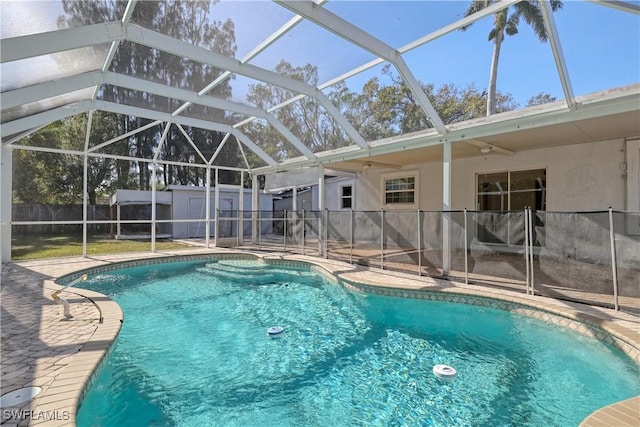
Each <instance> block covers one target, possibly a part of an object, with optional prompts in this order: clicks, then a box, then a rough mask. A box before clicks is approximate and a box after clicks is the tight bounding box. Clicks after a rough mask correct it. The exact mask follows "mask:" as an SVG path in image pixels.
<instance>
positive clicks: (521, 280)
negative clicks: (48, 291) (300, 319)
mask: <svg viewBox="0 0 640 427" xmlns="http://www.w3.org/2000/svg"><path fill="white" fill-rule="evenodd" d="M149 216H150V218H149V217H148V216H146V215H145V217H144V218H136V219H129V218H127V219H121V220H119V221H118V222H117V223H116V222H114V221H105V220H100V219H96V220H92V219H88V220H87V221H86V222H84V224H85V227H84V230H86V231H84V234H85V238H84V239H83V240H84V242H83V246H82V255H83V256H86V253H87V249H86V247H87V243H86V242H87V236H88V237H91V230H92V227H96V226H102V228H107V226H109V228H110V229H114V230H120V232H119V233H116V234H114V237H115V238H118V236H120V238H140V239H146V240H148V241H150V250H151V251H155V242H156V240H159V239H167V238H172V239H174V240H185V241H189V240H190V241H192V242H194V243H197V244H200V245H202V244H205V245H206V246H218V247H233V248H241V249H250V250H258V251H259V250H265V251H266V250H269V251H278V252H287V253H300V254H305V255H313V256H319V257H324V258H327V259H335V260H341V261H345V262H348V263H351V264H354V265H363V266H369V267H373V268H380V269H384V270H389V271H400V272H404V273H409V274H415V275H419V276H434V277H446V278H448V279H449V280H454V281H460V282H463V283H468V284H470V285H474V284H481V285H484V286H492V287H500V288H506V289H512V290H515V291H519V292H523V293H526V294H535V295H543V296H548V297H552V298H556V299H562V300H567V301H575V302H584V303H588V304H592V305H601V306H605V307H610V308H613V309H616V310H623V311H627V312H632V313H635V314H640V212H621V211H614V210H612V209H609V210H606V211H594V212H545V211H535V210H531V209H524V210H522V211H470V210H463V211H422V210H377V211H356V210H323V211H308V210H301V211H287V210H281V211H271V210H270V211H252V210H238V209H235V210H216V209H211V210H210V211H209V212H203V213H202V217H201V218H188V219H176V218H168V217H166V216H164V215H159V214H158V212H156V214H155V215H153V212H152V214H150V215H149ZM53 224H57V226H58V227H62V228H63V230H67V231H69V232H72V231H73V232H74V233H77V230H76V228H77V225H78V224H80V226H81V227H82V226H83V221H77V220H73V221H59V220H58V221H44V222H43V221H42V220H39V221H13V222H12V233H14V235H22V234H24V233H22V232H21V230H20V228H21V227H28V228H29V230H30V231H31V232H33V228H34V227H35V228H38V227H39V226H42V227H50V226H51V225H53ZM133 226H135V227H137V228H135V229H134V230H133V231H132V232H131V234H129V235H127V234H126V233H125V232H124V231H123V230H125V229H127V227H129V228H130V227H133ZM65 227H66V228H65ZM135 233H139V234H135ZM31 236H33V239H37V238H38V237H39V236H38V235H37V234H31ZM92 254H95V253H94V252H92ZM79 255H80V253H79Z"/></svg>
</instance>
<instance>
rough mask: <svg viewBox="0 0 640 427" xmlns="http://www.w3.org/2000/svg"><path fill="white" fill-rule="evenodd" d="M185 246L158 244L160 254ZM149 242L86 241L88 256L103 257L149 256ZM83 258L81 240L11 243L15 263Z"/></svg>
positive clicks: (38, 239)
mask: <svg viewBox="0 0 640 427" xmlns="http://www.w3.org/2000/svg"><path fill="white" fill-rule="evenodd" d="M186 248H189V246H188V245H185V244H183V243H178V242H173V241H170V240H169V241H167V240H158V241H156V249H157V250H169V249H186ZM150 250H151V242H150V241H140V240H115V239H112V238H109V236H93V237H89V238H87V254H90V255H103V254H114V253H125V252H148V251H150ZM81 255H82V236H58V235H56V236H40V235H31V236H15V237H14V238H12V239H11V259H13V260H14V261H20V260H28V259H43V258H58V257H69V256H81Z"/></svg>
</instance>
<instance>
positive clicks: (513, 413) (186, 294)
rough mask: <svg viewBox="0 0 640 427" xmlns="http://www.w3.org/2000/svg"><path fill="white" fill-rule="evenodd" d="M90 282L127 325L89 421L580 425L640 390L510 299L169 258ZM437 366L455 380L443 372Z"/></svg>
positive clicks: (90, 402) (584, 344)
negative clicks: (458, 299) (434, 297)
mask: <svg viewBox="0 0 640 427" xmlns="http://www.w3.org/2000/svg"><path fill="white" fill-rule="evenodd" d="M83 287H85V288H89V289H93V290H97V291H99V292H103V293H105V294H107V295H109V296H110V297H111V298H113V299H114V300H115V301H117V302H118V304H120V306H121V307H122V309H123V311H124V313H125V321H124V325H123V328H122V331H121V332H120V336H119V337H118V340H117V342H116V345H115V347H114V349H113V351H112V352H111V354H110V356H109V359H108V361H107V363H106V364H105V365H104V368H103V370H102V371H101V372H100V375H99V376H98V378H97V379H96V381H95V383H94V385H93V386H92V388H91V389H90V391H89V393H88V394H87V395H86V397H85V399H84V400H83V402H82V404H81V407H80V410H79V413H78V418H77V423H78V426H81V427H82V426H127V425H128V426H172V425H175V426H198V427H201V426H260V427H264V426H278V427H281V426H296V427H297V426H357V425H363V426H364V425H366V426H370V425H380V426H387V425H397V426H405V425H408V426H414V425H429V426H543V425H544V426H577V425H578V424H579V423H580V422H581V421H582V420H583V419H584V418H585V417H586V416H587V415H589V414H590V413H591V412H592V411H594V410H595V409H598V408H599V407H601V406H604V405H606V404H609V403H612V402H615V401H618V400H622V399H625V398H628V397H632V396H635V395H637V394H639V393H640V386H639V384H638V375H639V373H640V372H639V369H638V367H637V366H636V365H635V364H634V363H633V362H632V361H631V360H630V359H629V358H627V357H626V356H624V355H623V354H622V353H620V352H619V351H618V350H616V349H614V348H613V347H611V346H608V345H606V344H603V343H601V342H599V341H596V340H594V339H591V338H588V337H585V336H582V335H578V334H575V333H572V332H569V331H567V330H564V329H562V328H558V327H555V326H551V325H548V324H545V323H543V322H540V321H536V320H534V319H530V318H526V317H522V316H519V315H516V314H511V313H509V312H506V311H501V310H495V309H490V308H483V307H477V306H468V305H460V304H452V303H442V302H430V301H422V300H411V299H401V298H391V297H381V296H374V295H363V294H359V293H353V292H350V291H348V290H345V289H343V288H341V287H340V286H338V285H335V284H332V283H329V282H327V281H326V280H325V279H323V278H322V277H321V276H319V275H317V274H315V273H313V272H310V271H308V270H305V269H295V268H283V267H276V266H266V265H262V264H259V263H257V262H253V261H220V262H217V263H216V262H211V261H208V262H181V263H167V264H158V265H150V266H145V267H137V268H128V269H122V270H117V271H113V272H110V273H104V274H100V275H97V276H93V277H90V278H89V280H88V281H87V282H85V283H84V284H83ZM271 326H282V327H284V328H285V332H284V336H282V337H281V338H277V339H273V338H269V336H268V335H267V333H266V331H267V329H268V328H269V327H271ZM436 364H447V365H451V366H453V367H454V368H456V369H457V371H458V376H457V378H455V379H454V380H453V381H450V382H444V381H442V380H439V379H437V378H436V377H435V376H434V375H433V372H432V369H433V366H434V365H436Z"/></svg>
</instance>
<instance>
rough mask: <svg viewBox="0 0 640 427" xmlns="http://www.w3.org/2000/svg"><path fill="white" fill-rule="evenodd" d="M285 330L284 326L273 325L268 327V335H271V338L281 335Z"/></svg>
mask: <svg viewBox="0 0 640 427" xmlns="http://www.w3.org/2000/svg"><path fill="white" fill-rule="evenodd" d="M283 332H284V328H283V327H282V326H272V327H270V328H269V329H267V335H269V336H270V337H271V338H277V337H280V336H281V335H282V334H283Z"/></svg>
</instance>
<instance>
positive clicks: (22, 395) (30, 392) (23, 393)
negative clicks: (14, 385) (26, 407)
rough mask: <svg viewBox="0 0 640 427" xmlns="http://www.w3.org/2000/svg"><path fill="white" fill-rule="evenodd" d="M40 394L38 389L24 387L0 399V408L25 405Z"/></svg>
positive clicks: (40, 390)
mask: <svg viewBox="0 0 640 427" xmlns="http://www.w3.org/2000/svg"><path fill="white" fill-rule="evenodd" d="M40 393H42V389H41V388H40V387H25V388H20V389H18V390H13V391H10V392H9V393H5V394H3V395H2V397H0V408H11V407H12V406H20V405H22V404H23V403H27V402H28V401H30V400H32V399H33V398H34V397H36V396H37V395H39V394H40Z"/></svg>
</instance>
